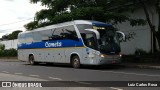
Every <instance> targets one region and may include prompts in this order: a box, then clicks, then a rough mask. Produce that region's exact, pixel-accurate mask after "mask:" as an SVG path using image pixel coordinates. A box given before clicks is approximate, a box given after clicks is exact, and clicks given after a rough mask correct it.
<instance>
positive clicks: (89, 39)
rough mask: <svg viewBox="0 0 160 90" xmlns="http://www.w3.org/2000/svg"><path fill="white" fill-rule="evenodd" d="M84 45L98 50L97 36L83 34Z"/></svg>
mask: <svg viewBox="0 0 160 90" xmlns="http://www.w3.org/2000/svg"><path fill="white" fill-rule="evenodd" d="M81 36H82V39H83V42H84V44H85V45H86V46H87V47H90V48H92V49H97V48H96V47H97V44H96V36H95V34H93V33H81Z"/></svg>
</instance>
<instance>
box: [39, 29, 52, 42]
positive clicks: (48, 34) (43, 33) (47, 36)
mask: <svg viewBox="0 0 160 90" xmlns="http://www.w3.org/2000/svg"><path fill="white" fill-rule="evenodd" d="M51 36H52V30H51V29H49V30H43V31H41V38H42V40H43V41H48V40H50V37H51Z"/></svg>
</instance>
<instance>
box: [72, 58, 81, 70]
mask: <svg viewBox="0 0 160 90" xmlns="http://www.w3.org/2000/svg"><path fill="white" fill-rule="evenodd" d="M72 66H73V68H79V67H80V60H79V57H78V56H73V57H72Z"/></svg>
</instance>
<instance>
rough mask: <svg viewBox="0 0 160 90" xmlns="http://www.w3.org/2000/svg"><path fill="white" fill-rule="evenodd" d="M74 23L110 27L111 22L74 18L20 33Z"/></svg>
mask: <svg viewBox="0 0 160 90" xmlns="http://www.w3.org/2000/svg"><path fill="white" fill-rule="evenodd" d="M74 24H90V25H93V26H98V27H101V26H111V27H112V25H111V24H107V23H104V22H99V21H93V20H74V21H69V22H64V23H59V24H54V25H49V26H45V27H40V28H37V29H34V30H32V31H25V32H21V33H27V32H34V31H41V30H48V29H52V28H57V27H64V26H68V25H74Z"/></svg>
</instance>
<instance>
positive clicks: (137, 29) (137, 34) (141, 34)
mask: <svg viewBox="0 0 160 90" xmlns="http://www.w3.org/2000/svg"><path fill="white" fill-rule="evenodd" d="M152 9H153V8H152V7H150V8H148V11H149V15H150V18H151V21H152V23H153V24H154V25H156V28H157V20H158V16H157V13H156V12H154V10H152ZM129 15H130V16H131V17H132V18H137V19H138V18H139V19H145V18H146V17H145V14H144V11H143V9H139V10H137V11H135V12H133V13H129ZM115 27H117V28H118V29H119V30H120V31H123V32H124V33H125V34H126V36H127V37H132V38H129V39H128V38H127V39H128V40H126V41H125V42H122V43H121V50H122V54H127V55H128V54H134V53H135V51H136V49H143V50H144V51H146V52H151V51H152V48H153V47H152V46H153V45H152V35H151V31H150V27H149V25H148V24H147V25H145V26H131V25H130V23H129V22H124V23H120V24H117V25H115Z"/></svg>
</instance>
